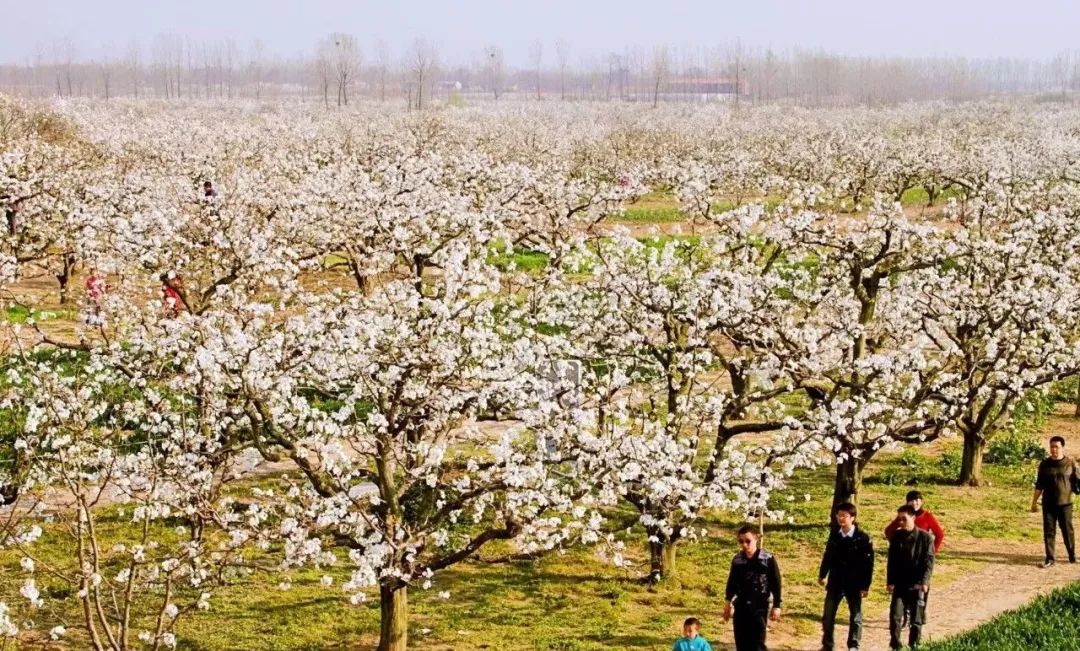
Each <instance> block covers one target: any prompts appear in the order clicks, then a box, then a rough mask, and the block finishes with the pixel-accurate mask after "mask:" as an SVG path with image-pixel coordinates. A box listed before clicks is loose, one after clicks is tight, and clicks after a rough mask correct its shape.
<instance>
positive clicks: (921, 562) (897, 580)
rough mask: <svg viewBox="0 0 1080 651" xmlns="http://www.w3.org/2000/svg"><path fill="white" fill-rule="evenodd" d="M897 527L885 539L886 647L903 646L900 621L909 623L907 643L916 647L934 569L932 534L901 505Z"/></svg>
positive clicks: (923, 622) (910, 511)
mask: <svg viewBox="0 0 1080 651" xmlns="http://www.w3.org/2000/svg"><path fill="white" fill-rule="evenodd" d="M896 513H897V517H898V518H899V519H900V527H899V529H897V530H896V533H894V534H893V537H892V539H891V540H890V541H889V564H888V568H887V569H886V575H887V576H886V578H885V583H886V586H885V590H886V591H887V592H889V593H890V594H891V595H892V601H891V603H890V604H889V648H890V649H899V648H901V647H902V646H903V644H902V643H901V642H900V635H901V633H902V632H903V628H904V623H905V622H907V624H908V625H909V626H910V631H909V632H908V646H910V647H911V648H916V647H918V645H919V639H920V638H921V637H922V628H923V625H924V624H926V600H927V596H928V594H929V592H930V576H931V575H932V574H933V572H934V536H933V534H931V533H930V532H928V531H923V530H922V529H919V528H918V527H916V526H915V509H914V508H913V507H912V506H911V505H910V504H905V505H903V506H901V507H900V508H899V509H897V510H896Z"/></svg>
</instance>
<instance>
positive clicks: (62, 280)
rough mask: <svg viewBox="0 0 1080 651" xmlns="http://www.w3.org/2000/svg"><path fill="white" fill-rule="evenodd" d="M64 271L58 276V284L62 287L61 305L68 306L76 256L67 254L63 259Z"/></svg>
mask: <svg viewBox="0 0 1080 651" xmlns="http://www.w3.org/2000/svg"><path fill="white" fill-rule="evenodd" d="M63 262H64V267H63V270H62V271H61V272H60V273H58V274H56V282H57V283H59V285H60V304H61V305H67V302H68V284H69V283H70V282H71V274H72V273H74V271H75V256H74V255H72V254H70V253H67V254H64V257H63Z"/></svg>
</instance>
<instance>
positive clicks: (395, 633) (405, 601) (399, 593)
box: [378, 585, 409, 651]
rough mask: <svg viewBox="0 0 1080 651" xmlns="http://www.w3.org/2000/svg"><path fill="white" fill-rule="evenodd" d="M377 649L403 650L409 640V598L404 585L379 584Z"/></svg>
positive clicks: (379, 650)
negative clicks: (379, 616) (379, 617)
mask: <svg viewBox="0 0 1080 651" xmlns="http://www.w3.org/2000/svg"><path fill="white" fill-rule="evenodd" d="M379 610H380V614H381V619H380V626H379V649H378V651H405V649H406V646H407V644H408V640H409V598H408V587H407V586H405V585H399V586H394V585H381V586H379Z"/></svg>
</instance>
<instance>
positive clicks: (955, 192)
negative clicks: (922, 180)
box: [900, 186, 960, 206]
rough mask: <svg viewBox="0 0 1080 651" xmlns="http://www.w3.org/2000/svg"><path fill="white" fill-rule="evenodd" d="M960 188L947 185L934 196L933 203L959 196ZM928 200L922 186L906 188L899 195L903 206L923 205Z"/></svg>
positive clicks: (938, 203) (928, 197)
mask: <svg viewBox="0 0 1080 651" xmlns="http://www.w3.org/2000/svg"><path fill="white" fill-rule="evenodd" d="M959 196H960V190H959V189H957V188H954V187H951V186H950V187H947V188H945V189H944V190H942V191H941V192H939V193H938V195H937V196H936V197H934V205H941V204H942V203H944V202H946V201H948V200H949V199H950V198H952V197H959ZM928 201H930V195H929V193H927V192H926V189H925V188H923V187H922V186H919V187H917V188H908V189H907V190H906V191H905V192H904V194H903V195H901V196H900V203H901V204H902V205H905V206H925V205H926V202H928Z"/></svg>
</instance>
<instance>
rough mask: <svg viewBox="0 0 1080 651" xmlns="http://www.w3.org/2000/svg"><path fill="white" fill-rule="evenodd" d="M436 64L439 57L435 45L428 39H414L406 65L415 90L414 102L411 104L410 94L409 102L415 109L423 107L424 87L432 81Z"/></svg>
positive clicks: (436, 67) (437, 64)
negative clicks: (410, 73)
mask: <svg viewBox="0 0 1080 651" xmlns="http://www.w3.org/2000/svg"><path fill="white" fill-rule="evenodd" d="M438 66H439V57H438V51H437V50H436V49H435V46H434V45H433V44H432V43H431V42H430V41H426V40H424V39H416V40H415V41H414V42H413V45H412V48H411V50H410V52H409V55H408V66H407V67H408V68H409V70H411V72H412V78H413V83H414V84H415V90H416V103H415V104H413V102H412V97H411V96H410V102H409V104H410V105H412V106H415V107H416V109H417V110H423V108H424V89H425V87H426V86H429V85H431V84H432V82H433V81H434V79H433V78H434V77H435V71H436V69H438ZM410 95H411V91H410Z"/></svg>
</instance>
